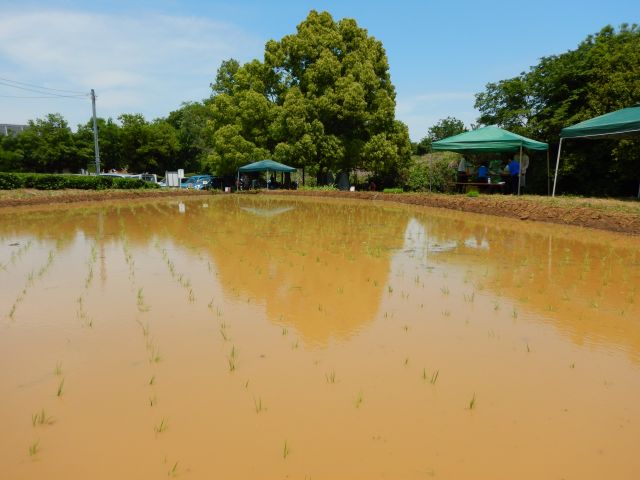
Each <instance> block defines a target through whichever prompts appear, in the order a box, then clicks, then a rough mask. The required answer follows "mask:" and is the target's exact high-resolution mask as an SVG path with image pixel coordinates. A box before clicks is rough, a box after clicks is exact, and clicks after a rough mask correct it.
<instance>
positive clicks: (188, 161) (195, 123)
mask: <svg viewBox="0 0 640 480" xmlns="http://www.w3.org/2000/svg"><path fill="white" fill-rule="evenodd" d="M211 119H212V113H211V109H210V108H209V107H208V106H207V105H206V104H205V103H200V102H192V103H185V104H183V105H182V107H180V108H179V109H178V110H175V111H173V112H171V113H170V114H169V116H168V117H167V122H168V123H169V124H170V125H171V126H172V127H173V128H174V129H175V131H176V135H177V140H178V143H179V150H178V153H177V155H176V156H175V157H174V158H172V159H171V160H170V161H169V163H168V165H167V166H168V167H169V169H170V170H174V169H177V168H184V169H185V171H187V172H198V171H201V170H202V168H203V163H204V161H205V160H206V156H207V154H208V153H209V151H210V150H211V147H212V141H211V139H210V136H209V135H208V131H207V123H208V122H210V121H211Z"/></svg>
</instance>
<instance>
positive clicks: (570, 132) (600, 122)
mask: <svg viewBox="0 0 640 480" xmlns="http://www.w3.org/2000/svg"><path fill="white" fill-rule="evenodd" d="M633 136H640V103H639V104H637V105H634V106H633V107H628V108H623V109H622V110H616V111H615V112H610V113H606V114H604V115H600V116H599V117H594V118H591V119H589V120H586V121H584V122H580V123H577V124H575V125H572V126H570V127H566V128H563V129H562V131H561V132H560V145H558V157H557V158H556V172H555V175H554V177H553V193H552V196H555V195H556V183H557V182H558V167H559V166H560V152H561V151H562V140H564V139H565V138H594V139H598V138H624V137H633ZM638 198H640V188H639V189H638Z"/></svg>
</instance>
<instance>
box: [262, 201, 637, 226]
mask: <svg viewBox="0 0 640 480" xmlns="http://www.w3.org/2000/svg"><path fill="white" fill-rule="evenodd" d="M269 194H277V195H294V196H314V197H316V196H317V197H334V198H357V199H359V200H376V201H384V202H396V203H406V204H410V205H422V206H427V207H437V208H448V209H452V210H459V211H464V212H472V213H482V214H486V215H496V216H500V217H510V218H517V219H520V220H532V221H539V222H549V223H559V224H562V225H575V226H579V227H589V228H596V229H599V230H608V231H612V232H619V233H626V234H631V235H640V202H634V201H629V202H625V201H619V200H604V199H583V198H548V197H535V196H522V197H514V196H509V195H482V196H479V197H467V196H465V195H442V194H427V193H402V194H394V193H380V192H340V191H328V192H327V191H277V192H269Z"/></svg>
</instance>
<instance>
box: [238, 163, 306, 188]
mask: <svg viewBox="0 0 640 480" xmlns="http://www.w3.org/2000/svg"><path fill="white" fill-rule="evenodd" d="M295 171H296V169H295V168H293V167H290V166H288V165H285V164H283V163H279V162H276V161H274V160H260V161H259V162H254V163H250V164H249V165H245V166H244V167H240V168H239V169H238V184H240V173H241V172H242V173H248V172H267V178H268V177H269V172H282V173H293V172H295Z"/></svg>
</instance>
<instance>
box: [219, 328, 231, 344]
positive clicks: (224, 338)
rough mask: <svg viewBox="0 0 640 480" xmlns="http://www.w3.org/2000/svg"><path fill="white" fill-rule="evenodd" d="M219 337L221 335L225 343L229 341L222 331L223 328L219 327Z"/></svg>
mask: <svg viewBox="0 0 640 480" xmlns="http://www.w3.org/2000/svg"><path fill="white" fill-rule="evenodd" d="M220 335H222V339H223V340H224V341H225V342H226V341H228V340H229V337H227V334H226V333H225V331H224V328H222V327H220Z"/></svg>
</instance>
